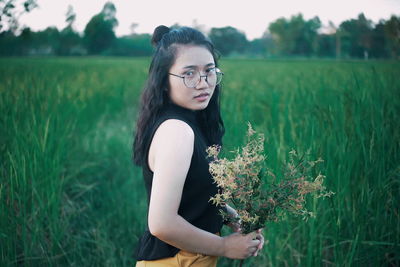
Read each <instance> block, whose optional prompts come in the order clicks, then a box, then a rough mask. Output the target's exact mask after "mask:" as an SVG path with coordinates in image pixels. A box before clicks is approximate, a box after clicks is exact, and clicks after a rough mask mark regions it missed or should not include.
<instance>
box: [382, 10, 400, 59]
mask: <svg viewBox="0 0 400 267" xmlns="http://www.w3.org/2000/svg"><path fill="white" fill-rule="evenodd" d="M384 31H385V36H386V39H387V43H388V49H389V51H390V55H391V56H392V58H398V57H399V56H400V17H396V16H391V17H390V19H389V20H388V21H386V23H385V25H384Z"/></svg>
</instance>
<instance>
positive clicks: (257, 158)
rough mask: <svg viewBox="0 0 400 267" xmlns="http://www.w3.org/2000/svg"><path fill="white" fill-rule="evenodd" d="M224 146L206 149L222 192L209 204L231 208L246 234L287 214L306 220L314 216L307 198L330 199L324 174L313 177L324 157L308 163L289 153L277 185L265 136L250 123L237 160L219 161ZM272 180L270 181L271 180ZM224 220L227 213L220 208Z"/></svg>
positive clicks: (235, 158)
mask: <svg viewBox="0 0 400 267" xmlns="http://www.w3.org/2000/svg"><path fill="white" fill-rule="evenodd" d="M220 150H221V147H219V146H211V147H208V148H207V154H208V156H209V157H211V158H212V161H211V163H210V173H211V175H212V176H213V179H214V181H215V183H216V184H217V185H218V187H219V188H220V191H219V192H218V193H217V194H216V195H215V196H213V197H212V198H211V199H210V201H211V202H212V203H213V204H215V205H218V206H220V207H224V206H225V204H227V203H228V204H229V205H232V206H233V207H234V208H235V209H236V211H237V213H238V217H237V218H236V219H235V221H236V222H240V224H241V229H242V232H243V233H244V234H247V233H250V232H252V231H255V230H257V229H260V228H262V227H264V226H265V224H266V222H268V221H279V220H280V219H281V218H282V217H283V216H284V215H286V214H294V215H300V216H302V217H303V219H305V220H307V218H309V217H314V216H315V214H314V213H312V212H310V211H308V210H307V209H306V208H305V203H306V196H307V195H312V196H314V197H315V198H318V197H330V196H331V195H332V194H333V192H327V191H326V188H325V186H324V185H323V182H324V179H325V178H326V177H325V176H324V175H322V174H321V173H319V174H318V175H317V176H316V177H315V178H313V176H312V174H311V173H312V172H313V170H314V168H315V167H316V166H317V165H318V163H320V162H323V160H322V159H321V158H319V159H318V160H315V161H307V160H305V159H304V156H302V157H299V155H298V153H297V152H296V151H295V150H291V151H290V152H289V161H288V162H287V163H286V165H285V171H284V174H283V179H281V181H280V182H279V183H278V182H277V181H276V180H277V179H276V175H275V174H274V173H273V172H272V171H271V170H270V169H268V168H267V167H266V165H265V159H266V157H265V156H264V136H263V135H262V134H256V131H255V130H254V129H253V128H252V127H251V125H250V123H249V124H248V131H247V143H246V144H245V145H244V146H243V147H242V148H240V149H238V150H236V151H235V156H234V159H232V160H229V159H226V158H219V157H218V155H219V153H220ZM268 178H270V179H268ZM221 214H222V216H223V217H224V219H231V218H229V216H228V214H227V213H226V212H225V211H224V209H221Z"/></svg>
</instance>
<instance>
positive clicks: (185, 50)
mask: <svg viewBox="0 0 400 267" xmlns="http://www.w3.org/2000/svg"><path fill="white" fill-rule="evenodd" d="M213 68H215V62H214V58H213V56H212V54H211V53H210V51H208V50H207V48H205V47H203V46H194V45H179V46H178V48H177V55H176V59H175V63H174V64H173V65H172V66H171V69H170V70H169V73H173V74H176V75H179V76H185V75H191V74H192V73H193V71H198V72H199V73H200V75H201V76H203V75H207V73H208V72H209V71H210V70H212V69H213ZM169 85H170V90H169V97H170V99H171V101H172V102H173V103H175V104H177V105H179V106H181V107H184V108H187V109H190V110H202V109H205V108H206V107H207V105H208V103H209V102H210V99H211V97H212V95H213V93H214V89H215V85H211V86H210V85H209V84H208V83H207V82H206V80H205V77H201V80H200V82H199V83H198V84H197V86H196V87H194V88H189V87H187V86H186V85H185V83H184V82H183V79H182V78H179V77H176V76H173V75H169Z"/></svg>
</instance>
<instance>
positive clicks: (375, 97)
mask: <svg viewBox="0 0 400 267" xmlns="http://www.w3.org/2000/svg"><path fill="white" fill-rule="evenodd" d="M220 63H221V69H222V70H223V71H224V72H225V76H224V81H223V92H222V116H223V119H224V122H225V127H226V134H225V137H224V151H225V152H228V151H231V150H234V149H235V148H237V147H238V146H240V145H242V144H243V143H244V141H245V132H246V130H247V122H251V123H252V125H253V126H254V128H255V130H256V131H258V132H262V133H264V135H265V138H266V142H265V153H266V155H267V157H268V158H267V161H268V166H269V167H270V168H272V169H273V170H275V171H276V172H277V173H279V171H280V168H281V166H282V162H283V161H284V160H285V158H286V156H287V154H288V152H289V151H290V150H291V149H292V148H294V149H296V150H298V151H299V152H305V151H307V150H309V151H310V153H311V155H312V156H313V157H315V158H318V157H322V158H323V159H324V163H322V165H321V168H320V169H321V172H322V173H323V174H325V175H326V177H327V178H326V186H327V188H328V190H332V191H334V192H335V193H336V194H335V195H334V196H333V197H332V198H330V199H324V200H319V201H318V202H310V203H309V209H310V210H311V211H313V212H315V213H316V214H317V216H316V218H312V219H309V220H308V221H307V222H305V221H302V220H301V219H299V218H287V219H286V220H285V221H283V222H281V223H272V222H271V223H269V224H268V225H267V227H266V229H265V230H264V235H265V238H266V239H267V240H268V244H266V245H265V247H264V250H263V252H262V253H261V255H259V256H258V257H255V258H251V259H247V260H246V261H245V266H399V265H400V217H399V216H400V214H399V212H400V204H399V203H400V124H399V121H400V79H399V76H400V62H395V61H367V62H365V61H323V60H310V61H302V60H292V61H290V60H274V61H268V60H233V59H222V60H221V61H220ZM148 64H149V59H148V58H144V59H128V58H84V59H83V58H3V59H0V112H1V117H0V138H1V143H0V172H1V176H0V177H1V178H0V179H1V180H0V266H134V263H135V259H134V258H133V255H134V250H135V247H136V243H137V240H138V237H139V235H140V234H141V233H142V231H143V229H144V227H145V224H146V217H147V215H146V210H147V203H146V195H145V190H144V184H143V182H142V176H141V170H140V169H139V168H137V167H135V166H134V165H133V164H132V163H131V146H132V141H133V131H134V122H135V119H136V116H137V106H138V99H139V95H140V91H141V88H142V86H143V83H144V81H145V78H146V74H147V69H148ZM223 232H224V233H225V234H228V230H227V229H224V231H223ZM238 263H239V261H233V260H229V259H220V261H219V265H218V266H235V265H237V266H238Z"/></svg>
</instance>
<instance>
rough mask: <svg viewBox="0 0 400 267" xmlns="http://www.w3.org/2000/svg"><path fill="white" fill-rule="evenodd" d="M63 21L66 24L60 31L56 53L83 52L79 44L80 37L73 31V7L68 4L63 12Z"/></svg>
mask: <svg viewBox="0 0 400 267" xmlns="http://www.w3.org/2000/svg"><path fill="white" fill-rule="evenodd" d="M65 16H66V18H65V22H66V23H67V26H66V27H65V28H64V29H63V30H62V31H61V32H60V44H59V47H58V50H57V54H58V55H63V56H64V55H77V54H84V52H85V51H83V48H82V46H81V43H82V39H81V37H80V35H79V34H78V33H77V32H75V31H74V28H73V24H74V22H75V19H76V14H75V12H74V9H73V7H72V6H71V5H70V6H68V10H67V13H66V14H65Z"/></svg>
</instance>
